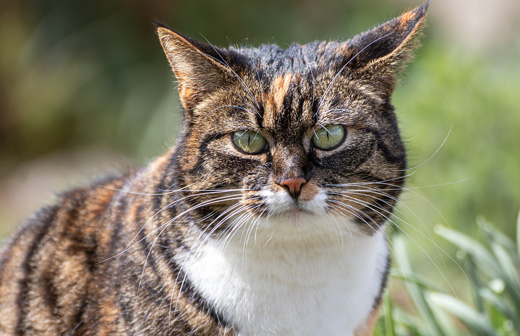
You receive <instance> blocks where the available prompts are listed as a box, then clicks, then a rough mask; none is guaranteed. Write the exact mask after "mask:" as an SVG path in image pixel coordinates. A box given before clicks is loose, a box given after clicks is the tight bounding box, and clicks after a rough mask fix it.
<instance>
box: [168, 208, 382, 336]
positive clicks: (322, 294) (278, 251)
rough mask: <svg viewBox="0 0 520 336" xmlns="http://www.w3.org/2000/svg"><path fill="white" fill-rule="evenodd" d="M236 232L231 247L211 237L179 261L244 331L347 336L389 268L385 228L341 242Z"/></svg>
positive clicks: (201, 289) (366, 312) (362, 316)
mask: <svg viewBox="0 0 520 336" xmlns="http://www.w3.org/2000/svg"><path fill="white" fill-rule="evenodd" d="M315 219H316V220H317V217H316V218H315ZM320 220H321V221H322V223H321V224H322V225H323V224H326V223H323V218H321V219H320ZM235 237H236V238H235V239H232V240H231V241H230V242H229V244H228V245H226V247H225V248H223V245H222V244H221V242H218V241H215V240H210V241H207V243H205V244H203V245H202V246H201V247H200V249H199V250H198V252H197V253H196V254H194V253H192V254H186V255H184V256H180V258H179V260H178V261H179V262H180V263H181V265H182V267H183V269H184V270H185V272H186V274H187V275H188V277H189V280H190V282H191V283H192V285H193V286H194V287H195V288H197V290H198V291H199V293H200V294H201V295H202V296H203V297H204V298H205V299H206V300H207V301H208V302H209V303H210V304H212V305H213V306H214V307H216V308H217V309H218V310H219V311H220V313H222V314H223V316H225V317H226V318H227V320H228V321H230V322H231V323H232V324H233V325H236V326H237V329H238V331H239V335H244V336H245V335H255V336H256V335H299V336H302V335H342V336H345V335H347V336H348V335H352V334H353V332H354V330H355V329H356V327H358V326H360V325H362V324H363V323H364V322H365V320H366V318H367V317H368V315H369V313H370V311H371V310H372V308H373V307H372V306H373V304H374V300H375V298H376V296H377V295H378V294H379V290H380V286H381V281H382V280H381V279H382V276H383V274H384V272H385V267H386V258H387V254H388V248H387V245H386V242H385V239H384V234H383V232H377V233H376V234H374V235H372V236H367V235H364V234H361V233H355V234H351V235H348V236H345V237H343V239H340V238H339V237H338V239H337V240H336V241H334V240H331V239H329V238H330V237H328V238H324V237H316V238H315V239H312V240H310V239H306V240H297V241H287V240H284V241H277V240H276V239H271V238H270V239H269V240H263V239H259V238H258V237H257V239H256V240H255V238H252V237H250V239H249V241H248V243H247V244H245V243H244V239H241V238H240V237H241V235H240V234H237V235H235ZM273 240H274V241H273Z"/></svg>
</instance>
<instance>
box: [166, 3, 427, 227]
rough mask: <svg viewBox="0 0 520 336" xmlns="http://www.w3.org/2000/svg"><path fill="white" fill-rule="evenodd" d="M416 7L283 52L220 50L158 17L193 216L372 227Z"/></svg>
mask: <svg viewBox="0 0 520 336" xmlns="http://www.w3.org/2000/svg"><path fill="white" fill-rule="evenodd" d="M426 9H427V4H425V5H423V6H421V7H418V8H416V9H415V10H412V11H409V12H407V13H405V14H403V15H401V16H400V17H398V18H395V19H393V20H391V21H388V22H386V23H384V24H382V25H380V26H378V27H376V28H374V29H372V30H369V31H367V32H365V33H362V34H359V35H357V36H355V37H354V38H352V39H350V40H348V41H346V42H312V43H309V44H306V45H297V44H294V45H291V46H290V47H289V48H288V49H285V50H282V49H280V48H278V47H277V46H274V45H262V46H260V47H259V48H251V49H243V48H240V49H239V48H229V49H220V48H217V47H214V46H212V45H209V44H205V43H200V42H197V41H195V40H192V39H190V38H187V37H184V36H182V35H180V34H178V33H175V32H173V31H171V30H170V29H168V28H166V27H163V26H160V27H158V35H159V38H160V41H161V44H162V46H163V49H164V51H165V53H166V56H167V57H168V60H169V62H170V65H171V67H172V69H173V72H174V73H175V75H176V77H177V79H178V81H179V94H180V98H181V102H182V105H183V107H184V126H183V131H182V135H181V138H180V140H179V143H178V146H177V150H176V152H175V155H174V166H175V171H176V173H175V174H176V179H177V181H176V183H177V187H178V188H183V189H184V190H185V191H186V192H185V193H184V194H183V197H184V201H183V204H184V208H185V209H189V210H188V213H192V214H196V216H194V218H199V221H198V225H199V226H200V227H201V228H202V229H203V230H205V231H206V232H209V233H214V234H221V233H222V232H234V230H239V229H240V227H245V226H248V225H249V226H250V225H256V226H257V228H255V229H258V228H259V227H260V228H261V227H262V226H271V229H274V230H284V228H282V227H284V226H286V227H285V229H287V228H288V229H289V230H299V229H301V230H306V229H308V227H307V226H309V225H310V226H314V227H313V229H316V230H318V231H320V230H321V231H326V230H332V231H337V230H338V228H337V225H336V227H329V228H327V227H325V226H327V225H328V226H331V225H330V224H327V223H330V221H328V220H327V218H329V219H331V221H338V220H339V223H340V224H341V225H343V224H344V223H345V225H344V226H346V227H348V228H347V230H349V231H351V230H353V227H355V228H354V230H356V228H358V229H359V230H358V231H359V232H365V233H367V234H370V233H372V232H376V231H378V230H379V229H380V227H381V226H382V225H383V224H384V223H385V222H386V219H387V218H388V217H389V216H390V214H391V212H392V210H393V207H394V205H395V202H396V200H397V197H398V196H399V193H400V191H401V188H402V185H403V182H404V176H405V169H406V158H405V149H404V146H403V143H402V141H401V139H400V136H399V131H398V126H397V122H396V117H395V115H394V109H393V107H392V105H391V104H390V98H391V94H392V92H393V90H394V87H395V84H396V76H397V75H398V73H399V71H400V70H401V68H402V66H403V65H404V64H405V63H406V62H407V61H408V60H409V59H410V58H411V55H412V51H413V48H414V46H415V41H416V40H417V38H416V36H417V35H418V32H419V31H420V26H421V23H422V21H423V18H424V15H425V12H426ZM201 218H203V220H200V219H201ZM317 219H320V220H317ZM307 222H309V223H312V225H311V224H309V225H307V224H305V223H307ZM269 223H275V224H269ZM284 223H285V224H284ZM287 223H289V224H287ZM320 223H322V224H320ZM320 225H321V226H324V227H318V228H316V227H315V226H320ZM275 226H276V227H275Z"/></svg>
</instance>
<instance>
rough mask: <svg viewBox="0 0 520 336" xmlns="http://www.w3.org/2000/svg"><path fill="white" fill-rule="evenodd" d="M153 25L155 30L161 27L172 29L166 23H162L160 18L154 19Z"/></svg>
mask: <svg viewBox="0 0 520 336" xmlns="http://www.w3.org/2000/svg"><path fill="white" fill-rule="evenodd" d="M153 25H154V27H155V31H157V30H158V29H159V28H165V29H168V30H172V29H171V28H170V27H168V26H167V25H166V24H164V23H162V22H161V21H159V20H158V19H154V20H153Z"/></svg>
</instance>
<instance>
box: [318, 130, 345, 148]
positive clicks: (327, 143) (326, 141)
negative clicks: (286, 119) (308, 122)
mask: <svg viewBox="0 0 520 336" xmlns="http://www.w3.org/2000/svg"><path fill="white" fill-rule="evenodd" d="M345 133H346V130H345V127H343V126H342V125H331V126H325V127H322V128H320V129H318V130H316V131H315V132H314V135H313V137H312V144H313V145H314V147H316V148H318V149H321V150H333V149H334V148H336V147H338V146H339V145H340V144H341V143H342V142H343V140H344V139H345Z"/></svg>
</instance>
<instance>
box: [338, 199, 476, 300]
mask: <svg viewBox="0 0 520 336" xmlns="http://www.w3.org/2000/svg"><path fill="white" fill-rule="evenodd" d="M342 196H343V197H346V196H345V195H344V194H342ZM348 199H349V201H351V202H354V203H357V204H359V205H362V206H365V207H367V208H369V209H371V210H372V211H374V212H376V213H377V214H378V215H379V216H381V217H383V218H384V219H385V220H386V221H388V222H390V223H392V224H393V225H394V226H395V227H397V228H399V230H400V231H401V232H402V233H404V234H405V235H406V236H407V237H408V238H409V239H410V240H411V241H412V242H414V244H415V245H416V246H417V247H418V248H419V249H420V250H421V252H423V254H424V255H425V256H426V257H427V258H428V260H429V261H430V262H431V263H432V265H433V266H434V267H435V268H436V269H437V271H439V273H440V274H441V275H442V277H443V279H444V281H445V282H446V284H447V285H448V286H449V288H450V290H451V291H452V292H453V293H454V294H455V295H456V291H455V289H454V288H453V287H452V285H451V283H450V282H449V281H448V279H447V278H446V277H445V275H444V273H443V272H442V270H441V269H440V267H439V266H438V265H437V263H436V262H435V261H434V260H433V258H431V256H430V255H429V254H428V253H427V252H426V251H425V250H424V249H423V247H422V246H421V244H419V243H417V242H416V241H415V239H413V237H411V236H410V235H409V234H408V232H406V231H405V230H403V229H402V228H401V227H400V226H399V225H398V224H397V222H395V221H394V220H393V219H392V218H391V216H394V217H395V218H397V219H399V220H400V221H401V222H402V223H404V224H406V225H408V226H409V227H410V228H412V229H413V230H414V231H415V232H416V233H417V234H419V235H420V236H422V237H423V238H424V239H426V240H428V241H429V242H430V243H432V244H433V245H434V246H436V248H437V249H438V250H440V251H442V252H443V253H444V254H445V255H446V256H448V257H449V258H450V260H451V261H453V262H454V263H455V264H456V265H457V267H458V268H459V269H460V270H462V271H463V274H464V276H465V277H466V280H467V281H468V282H469V279H468V278H467V275H466V273H465V272H464V270H463V269H462V267H461V266H460V265H459V264H458V263H457V262H456V260H454V259H453V258H452V257H451V256H450V255H449V254H448V253H447V252H446V251H445V250H444V249H442V248H441V247H440V246H439V245H438V244H436V243H435V241H434V240H433V238H432V237H431V236H430V237H428V236H426V235H425V234H424V233H422V232H421V231H419V230H418V229H417V228H416V227H415V226H414V225H412V224H410V223H409V222H407V221H406V220H404V219H403V218H400V217H399V216H396V215H395V214H392V213H391V212H390V211H388V210H387V209H385V208H383V207H379V206H377V205H374V204H371V203H368V202H365V201H362V200H360V199H357V198H355V197H348ZM337 202H339V201H337ZM381 211H383V212H381ZM385 213H386V214H385Z"/></svg>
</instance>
